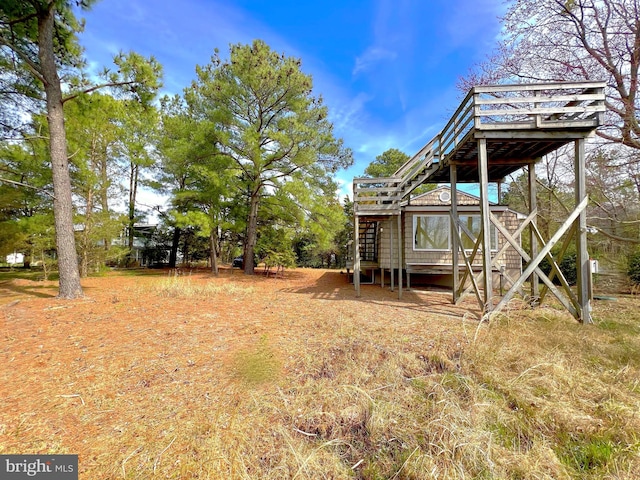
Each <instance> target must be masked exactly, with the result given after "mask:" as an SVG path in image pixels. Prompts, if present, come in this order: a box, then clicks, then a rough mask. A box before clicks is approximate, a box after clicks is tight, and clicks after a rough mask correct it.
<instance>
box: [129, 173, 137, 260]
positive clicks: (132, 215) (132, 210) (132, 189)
mask: <svg viewBox="0 0 640 480" xmlns="http://www.w3.org/2000/svg"><path fill="white" fill-rule="evenodd" d="M138 170H139V168H138V165H136V164H135V163H133V162H131V170H130V176H129V262H130V263H131V264H132V263H133V258H134V257H133V241H134V237H135V230H134V228H133V227H134V225H135V223H136V196H137V195H138Z"/></svg>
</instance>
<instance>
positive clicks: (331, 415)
mask: <svg viewBox="0 0 640 480" xmlns="http://www.w3.org/2000/svg"><path fill="white" fill-rule="evenodd" d="M294 273H295V274H297V273H299V272H294ZM289 275H290V279H289V280H286V279H285V280H274V279H270V280H265V279H262V278H257V279H255V280H252V281H251V283H249V281H248V280H247V279H246V277H242V276H237V277H227V278H223V279H220V280H217V279H216V280H211V279H205V278H200V277H198V278H178V279H166V278H150V279H146V281H145V282H143V283H144V284H140V282H137V283H134V284H133V285H135V288H138V289H142V290H139V291H145V292H147V296H146V298H145V302H146V305H145V304H144V303H145V302H143V303H142V304H141V302H140V300H139V299H137V297H136V296H135V295H127V293H126V292H127V291H130V292H133V291H135V288H133V287H128V290H127V287H123V289H121V290H119V291H118V292H116V293H114V292H110V293H109V294H108V295H105V297H104V299H100V298H97V297H96V298H95V300H94V301H93V302H94V303H79V302H78V303H76V304H74V306H70V307H69V308H67V306H65V305H60V303H59V302H58V303H55V302H54V301H53V300H42V301H40V300H37V301H36V300H32V301H30V300H27V299H24V300H22V301H21V302H22V303H20V304H18V305H17V306H11V307H7V308H4V310H3V311H4V314H5V324H4V325H5V329H4V332H5V333H4V338H3V339H2V343H1V347H2V348H1V351H0V353H1V354H2V358H3V362H4V363H5V365H8V366H9V367H10V368H7V369H5V370H4V371H3V373H2V374H1V375H2V377H1V379H0V380H1V382H2V383H1V384H3V385H5V386H6V387H8V388H7V391H6V392H4V393H6V395H4V396H3V397H0V398H4V400H0V453H38V452H55V453H79V454H80V468H81V475H80V478H86V479H92V480H93V479H101V478H104V479H111V478H124V479H129V478H130V479H133V478H175V479H181V478H210V479H218V478H230V479H235V478H237V479H282V478H289V479H319V478H327V479H329V478H332V479H342V478H362V479H430V478H433V479H451V478H458V479H544V478H547V479H573V478H575V479H583V478H586V479H601V478H609V479H633V478H640V439H639V438H638V432H640V416H639V415H640V375H639V368H640V335H638V334H639V333H640V308H638V306H640V301H638V300H636V299H634V298H624V299H620V300H619V301H618V302H608V303H596V306H595V317H596V319H597V322H596V324H595V325H591V326H582V325H579V324H576V323H575V322H574V321H573V319H571V318H570V317H569V316H568V315H565V314H564V313H561V312H558V311H556V310H554V309H552V308H541V309H538V310H535V311H531V310H527V309H524V308H521V309H519V310H518V311H512V312H510V313H509V315H508V316H501V317H498V318H496V319H494V321H493V322H492V323H491V324H489V325H486V324H483V325H478V323H477V322H476V321H475V320H472V319H470V318H469V317H471V316H469V315H465V313H466V312H465V311H464V310H461V311H458V312H457V313H456V312H455V311H453V310H445V302H444V301H443V300H442V298H441V297H438V296H429V295H426V296H425V295H418V294H407V295H406V298H405V300H404V301H403V302H398V301H397V300H395V298H394V296H393V294H391V293H389V292H386V293H385V292H384V291H382V290H381V289H380V288H379V287H374V286H370V287H369V288H364V289H363V292H364V294H363V296H364V298H363V300H362V301H360V300H356V299H355V298H354V297H353V292H352V287H349V286H348V285H346V284H342V283H339V281H335V282H334V281H333V280H332V283H331V282H329V283H326V284H324V283H321V282H320V281H319V280H318V279H317V278H315V277H305V276H300V277H296V278H297V280H295V279H294V277H295V275H294V274H289ZM301 275H302V274H301ZM304 275H312V274H311V273H305V274H304ZM314 278H315V280H314ZM338 280H340V279H339V278H338ZM96 282H97V283H96V285H99V281H98V280H96ZM296 282H297V283H296ZM314 282H315V286H314V287H313V288H310V287H309V283H311V284H313V283H314ZM225 285H226V286H225ZM96 291H97V290H96ZM168 291H169V292H173V293H171V294H168V293H167V292H168ZM116 296H117V301H114V300H113V299H114V298H116ZM239 297H240V298H239ZM103 304H104V305H103ZM149 304H153V305H155V306H156V308H155V309H154V310H150V308H151V307H149V306H148V305H149ZM67 305H68V304H67ZM471 305H473V304H471ZM21 306H22V307H23V308H24V310H22V311H21V314H20V315H18V314H17V313H16V314H15V315H13V314H12V313H11V312H14V311H15V310H14V309H16V308H19V307H21ZM59 306H60V307H64V308H60V309H59V310H52V308H56V307H59ZM172 306H173V308H174V310H171V308H172ZM175 306H179V307H180V309H179V310H175ZM98 307H101V308H98ZM74 308H75V309H76V312H75V313H76V315H75V316H74V315H71V310H73V309H74ZM447 308H448V307H447ZM47 309H49V310H47ZM80 309H83V310H82V317H81V318H79V317H78V316H77V315H78V314H79V313H80ZM43 312H44V313H43ZM131 312H137V313H135V314H134V313H131ZM141 312H143V314H144V315H146V317H145V318H141V319H139V320H136V318H138V317H134V315H136V314H137V315H138V316H139V315H140V314H141ZM67 313H69V315H68V316H65V315H66V314H67ZM36 314H40V315H44V316H43V319H42V320H40V321H36V320H34V319H33V318H32V317H26V316H25V315H32V316H33V315H36ZM12 315H13V316H12ZM27 318H30V320H29V321H27V320H26V319H27ZM19 322H22V323H21V326H20V328H19V327H18V326H17V324H18V323H19ZM61 332H64V334H62V335H61ZM55 339H58V340H60V339H64V340H63V341H59V342H58V343H57V344H56V343H55V342H54V340H55ZM32 397H35V398H32Z"/></svg>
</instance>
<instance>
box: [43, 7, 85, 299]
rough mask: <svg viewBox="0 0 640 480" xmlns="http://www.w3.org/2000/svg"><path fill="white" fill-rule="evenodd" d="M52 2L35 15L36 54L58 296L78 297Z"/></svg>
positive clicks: (80, 294)
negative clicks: (41, 86) (40, 79)
mask: <svg viewBox="0 0 640 480" xmlns="http://www.w3.org/2000/svg"><path fill="white" fill-rule="evenodd" d="M54 5H55V4H53V3H52V4H51V5H50V7H49V11H48V12H47V13H46V15H44V16H42V17H40V18H38V57H39V59H40V65H41V68H42V77H43V79H44V90H45V96H46V99H47V119H48V123H49V150H50V153H51V171H52V172H53V192H54V196H55V199H54V201H53V213H54V217H55V227H56V247H57V251H58V271H59V274H60V281H59V291H58V297H59V298H78V297H81V296H82V295H83V293H82V286H81V285H80V275H79V272H78V256H77V253H76V243H75V234H74V231H73V201H72V197H71V178H70V176H69V163H68V159H67V137H66V133H65V129H64V113H63V111H62V90H61V87H60V78H59V77H58V71H57V67H56V62H55V57H54V50H53V24H54V9H55V6H54Z"/></svg>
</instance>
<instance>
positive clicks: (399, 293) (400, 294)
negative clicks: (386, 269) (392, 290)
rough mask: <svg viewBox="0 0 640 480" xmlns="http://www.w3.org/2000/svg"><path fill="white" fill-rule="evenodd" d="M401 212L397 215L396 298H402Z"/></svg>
mask: <svg viewBox="0 0 640 480" xmlns="http://www.w3.org/2000/svg"><path fill="white" fill-rule="evenodd" d="M403 248H404V244H403V241H402V214H400V215H398V299H401V298H402V249H403Z"/></svg>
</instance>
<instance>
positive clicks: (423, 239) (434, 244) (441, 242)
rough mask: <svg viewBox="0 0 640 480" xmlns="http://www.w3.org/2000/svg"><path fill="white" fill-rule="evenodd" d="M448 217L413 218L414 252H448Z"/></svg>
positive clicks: (418, 216)
mask: <svg viewBox="0 0 640 480" xmlns="http://www.w3.org/2000/svg"><path fill="white" fill-rule="evenodd" d="M450 230H451V227H450V225H449V216H448V215H415V216H414V217H413V249H414V250H450V249H451V242H450V241H449V236H450V235H449V231H450Z"/></svg>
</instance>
